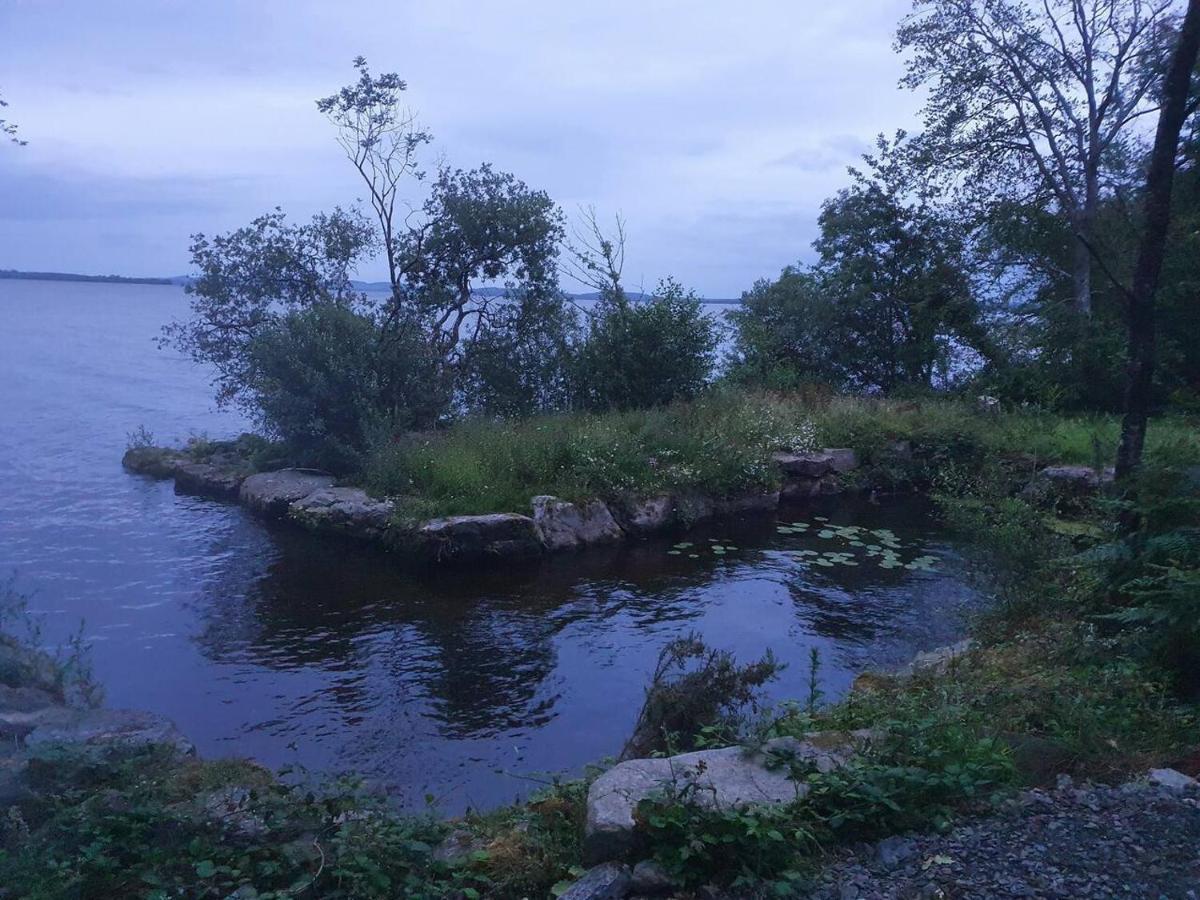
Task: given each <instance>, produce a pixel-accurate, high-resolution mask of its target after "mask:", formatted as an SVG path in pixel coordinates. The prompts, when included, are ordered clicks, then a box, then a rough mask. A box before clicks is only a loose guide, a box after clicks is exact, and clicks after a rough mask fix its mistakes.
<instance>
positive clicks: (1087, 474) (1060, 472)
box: [1038, 466, 1113, 487]
mask: <svg viewBox="0 0 1200 900" xmlns="http://www.w3.org/2000/svg"><path fill="white" fill-rule="evenodd" d="M1038 478H1042V479H1045V480H1046V481H1057V482H1060V483H1066V484H1073V485H1084V486H1087V487H1096V486H1098V485H1100V484H1102V483H1104V482H1107V481H1112V480H1113V470H1112V469H1111V468H1109V469H1104V470H1103V471H1101V472H1097V471H1096V470H1095V469H1093V468H1092V467H1091V466H1046V468H1044V469H1042V470H1041V471H1040V472H1038Z"/></svg>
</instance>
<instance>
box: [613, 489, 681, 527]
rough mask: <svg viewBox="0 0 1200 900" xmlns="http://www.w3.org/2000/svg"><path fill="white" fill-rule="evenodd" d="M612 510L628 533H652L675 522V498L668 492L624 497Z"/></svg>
mask: <svg viewBox="0 0 1200 900" xmlns="http://www.w3.org/2000/svg"><path fill="white" fill-rule="evenodd" d="M612 511H613V515H614V516H616V519H617V522H618V523H619V524H620V526H621V528H623V529H624V530H625V531H626V532H627V533H629V534H654V533H655V532H658V531H665V530H666V529H668V528H670V527H671V526H672V525H674V524H675V498H674V497H672V496H671V495H670V494H658V495H657V496H654V497H642V498H637V497H626V498H625V499H623V500H622V501H621V502H619V503H617V504H616V505H615V506H614V507H613V508H612Z"/></svg>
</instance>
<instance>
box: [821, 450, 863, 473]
mask: <svg viewBox="0 0 1200 900" xmlns="http://www.w3.org/2000/svg"><path fill="white" fill-rule="evenodd" d="M825 455H826V456H828V457H829V465H830V467H831V468H832V469H833V471H835V472H837V473H838V474H839V475H845V474H846V473H847V472H853V471H854V470H855V469H857V468H858V454H857V453H855V452H854V451H853V450H851V449H850V448H849V447H826V448H825Z"/></svg>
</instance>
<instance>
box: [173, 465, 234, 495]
mask: <svg viewBox="0 0 1200 900" xmlns="http://www.w3.org/2000/svg"><path fill="white" fill-rule="evenodd" d="M245 477H246V476H245V473H244V472H241V471H239V470H237V469H228V468H224V467H222V466H218V465H213V464H212V463H202V462H185V463H180V464H179V465H178V466H176V467H175V493H177V494H192V495H194V496H197V497H213V498H215V499H218V500H235V499H237V496H238V490H239V488H241V486H242V481H243V480H245Z"/></svg>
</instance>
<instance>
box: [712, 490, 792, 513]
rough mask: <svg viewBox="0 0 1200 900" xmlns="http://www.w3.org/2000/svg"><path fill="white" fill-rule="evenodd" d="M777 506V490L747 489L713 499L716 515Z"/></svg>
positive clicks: (756, 510)
mask: <svg viewBox="0 0 1200 900" xmlns="http://www.w3.org/2000/svg"><path fill="white" fill-rule="evenodd" d="M777 506H779V491H749V492H747V493H745V494H736V495H734V496H732V497H721V498H718V499H717V500H715V501H713V512H714V513H715V514H716V515H718V516H733V515H738V514H740V513H747V512H766V511H768V510H772V509H775V508H776V507H777Z"/></svg>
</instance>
